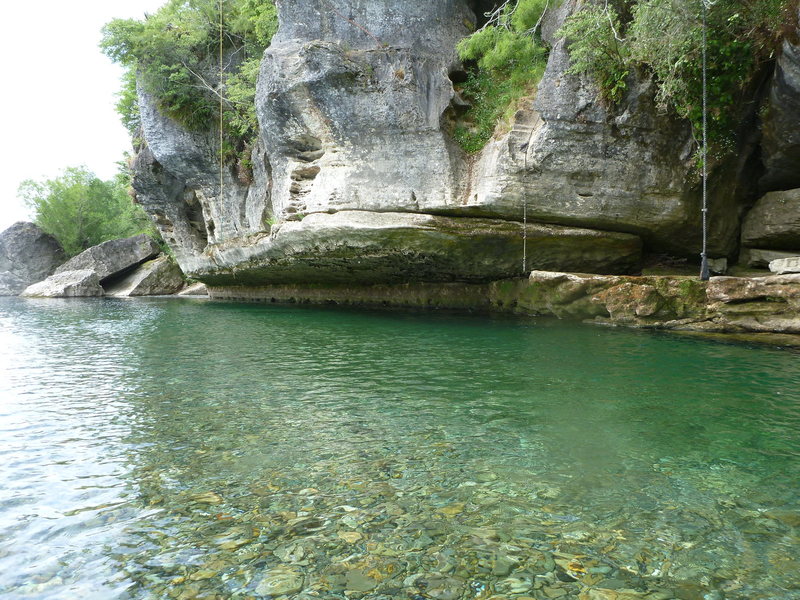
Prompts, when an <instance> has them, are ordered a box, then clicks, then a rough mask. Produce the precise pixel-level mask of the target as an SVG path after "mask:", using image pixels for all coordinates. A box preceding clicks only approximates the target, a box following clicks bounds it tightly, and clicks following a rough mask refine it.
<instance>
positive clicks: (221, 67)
mask: <svg viewBox="0 0 800 600" xmlns="http://www.w3.org/2000/svg"><path fill="white" fill-rule="evenodd" d="M223 1H224V0H219V151H218V154H219V196H220V198H221V197H222V188H223V186H224V179H223V171H224V168H225V164H224V158H223V152H222V143H223V140H224V135H223V124H222V118H223V116H224V111H225V88H224V87H223V85H222V83H223V78H224V76H225V67H224V65H223V40H222V38H223V35H224V30H223V12H222V3H223Z"/></svg>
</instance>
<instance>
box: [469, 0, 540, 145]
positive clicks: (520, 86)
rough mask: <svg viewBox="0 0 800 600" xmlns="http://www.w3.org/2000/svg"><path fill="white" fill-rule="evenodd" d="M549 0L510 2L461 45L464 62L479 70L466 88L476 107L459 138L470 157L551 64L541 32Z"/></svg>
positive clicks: (500, 7)
mask: <svg viewBox="0 0 800 600" xmlns="http://www.w3.org/2000/svg"><path fill="white" fill-rule="evenodd" d="M549 4H550V2H549V1H548V0H508V1H506V2H505V3H503V4H502V5H500V6H499V7H498V8H496V9H495V10H494V11H493V12H492V13H491V14H489V15H488V17H489V20H488V22H487V23H486V25H484V26H483V27H482V28H481V29H479V30H478V31H476V32H475V33H473V34H472V35H471V36H469V37H467V38H465V39H463V40H462V41H461V42H460V43H459V45H458V52H459V55H460V56H461V58H462V60H465V61H468V62H471V63H473V64H474V68H473V69H472V70H471V72H470V73H469V75H468V78H467V81H466V83H465V84H464V86H463V89H462V91H463V93H464V95H465V96H466V97H467V98H468V99H469V100H470V102H471V103H472V108H471V109H470V111H469V112H468V114H467V115H466V118H465V124H462V125H460V126H459V127H457V128H456V131H455V138H456V141H458V142H459V143H460V144H461V146H462V147H463V148H464V149H465V150H467V151H468V152H476V151H477V150H480V149H481V148H482V147H483V146H484V145H485V144H486V142H487V141H488V140H489V138H490V137H491V136H492V133H493V131H494V128H495V125H496V124H497V121H498V120H499V119H500V118H501V117H503V116H504V115H505V114H507V112H509V110H510V109H513V107H514V105H515V104H516V102H517V101H518V100H519V99H520V98H521V97H523V96H525V95H526V94H528V93H529V92H531V90H532V89H533V87H534V86H535V85H536V84H537V83H538V82H539V80H540V79H541V76H542V73H543V72H544V67H545V62H546V59H547V48H546V46H545V45H544V44H543V42H542V40H541V37H540V32H539V26H540V24H541V19H542V16H543V14H544V12H545V10H546V9H547V7H548V6H549Z"/></svg>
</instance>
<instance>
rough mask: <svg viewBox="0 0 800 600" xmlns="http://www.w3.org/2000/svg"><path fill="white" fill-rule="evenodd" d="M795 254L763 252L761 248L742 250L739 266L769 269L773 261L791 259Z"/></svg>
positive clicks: (776, 251) (772, 251)
mask: <svg viewBox="0 0 800 600" xmlns="http://www.w3.org/2000/svg"><path fill="white" fill-rule="evenodd" d="M794 255H795V253H794V252H781V251H779V250H763V249H760V248H742V252H741V254H740V255H739V264H740V265H746V266H748V267H755V268H764V269H765V268H767V267H769V263H771V262H772V261H773V260H778V259H781V258H791V257H793V256H794Z"/></svg>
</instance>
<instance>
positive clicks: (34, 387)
mask: <svg viewBox="0 0 800 600" xmlns="http://www.w3.org/2000/svg"><path fill="white" fill-rule="evenodd" d="M799 457H800V354H798V353H796V352H789V351H782V350H777V349H768V348H762V347H747V346H742V345H728V344H720V343H710V342H705V341H698V340H694V339H684V338H680V337H673V336H668V335H659V334H653V333H645V332H636V331H625V330H611V329H603V328H595V327H584V326H578V325H569V324H564V323H558V322H551V321H519V320H507V319H492V318H489V317H472V316H452V315H437V314H434V315H425V314H400V313H374V312H362V313H358V312H347V311H338V310H317V309H305V308H291V307H264V306H249V305H236V304H215V303H209V302H202V301H191V300H186V301H183V300H175V299H169V300H141V301H114V300H87V301H82V300H72V301H58V300H52V301H35V300H21V299H0V465H2V470H0V598H3V599H4V600H12V599H18V598H20V599H21V598H25V599H29V598H48V599H50V598H52V599H71V598H81V599H88V598H97V599H111V598H132V599H139V598H181V599H187V598H269V597H287V598H292V597H296V598H298V599H310V598H331V599H333V598H362V597H363V598H381V599H388V598H416V599H419V598H435V599H438V600H456V599H461V598H464V599H466V598H489V597H495V598H515V597H529V598H559V597H560V598H565V599H569V598H577V597H579V595H580V594H583V596H581V598H582V599H583V598H585V597H589V596H587V594H589V591H588V590H589V589H590V588H602V589H606V590H608V589H619V588H626V589H632V590H636V591H637V592H636V593H637V594H638V595H636V596H634V595H631V596H629V597H630V598H638V597H645V596H644V594H645V593H646V592H653V591H658V592H660V593H661V595H658V594H652V593H651V596H650V598H655V599H657V598H662V599H663V598H673V597H674V598H683V599H687V600H691V599H694V598H697V599H702V598H706V599H711V600H719V599H721V598H726V599H745V598H746V599H759V598H760V599H766V598H770V599H773V598H774V599H795V598H800V486H798V482H800V461H799V460H798V458H799ZM609 594H610V592H609ZM600 597H601V598H605V597H611V596H609V595H607V596H600ZM629 597H625V600H627V599H628V598H629Z"/></svg>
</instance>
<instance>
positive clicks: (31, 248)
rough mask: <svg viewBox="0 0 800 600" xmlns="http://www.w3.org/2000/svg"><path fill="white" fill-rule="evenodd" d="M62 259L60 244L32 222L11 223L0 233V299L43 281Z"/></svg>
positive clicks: (63, 258)
mask: <svg viewBox="0 0 800 600" xmlns="http://www.w3.org/2000/svg"><path fill="white" fill-rule="evenodd" d="M65 259H66V257H65V256H64V251H63V249H62V248H61V244H59V243H58V241H57V240H56V239H55V238H54V237H53V236H52V235H49V234H47V233H45V232H44V231H42V230H41V228H39V226H38V225H35V224H34V223H26V222H19V223H15V224H14V225H12V226H11V227H9V228H8V229H6V230H5V231H3V232H2V233H0V296H16V295H17V294H20V293H22V292H23V291H24V290H25V288H27V287H28V286H29V285H31V284H33V283H36V282H38V281H41V280H43V279H44V278H46V277H47V276H48V275H50V274H51V273H52V272H53V271H54V270H55V269H56V267H58V266H59V265H60V264H61V263H63V262H64V260H65Z"/></svg>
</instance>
